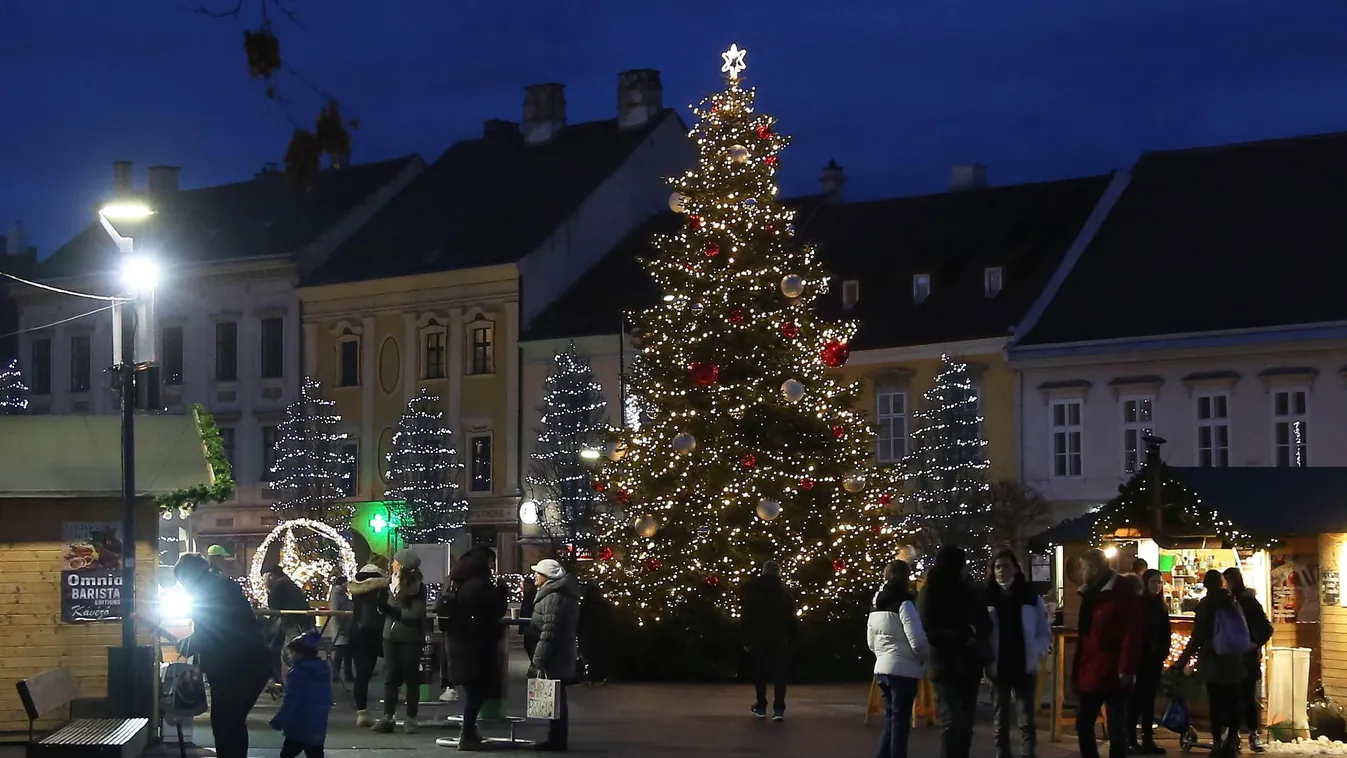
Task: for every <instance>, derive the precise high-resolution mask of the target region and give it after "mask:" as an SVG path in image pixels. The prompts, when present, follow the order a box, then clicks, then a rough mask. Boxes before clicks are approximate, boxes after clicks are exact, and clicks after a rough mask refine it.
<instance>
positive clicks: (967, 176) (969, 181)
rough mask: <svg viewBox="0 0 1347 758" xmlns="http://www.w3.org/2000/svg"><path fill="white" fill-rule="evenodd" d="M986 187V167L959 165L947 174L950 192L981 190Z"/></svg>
mask: <svg viewBox="0 0 1347 758" xmlns="http://www.w3.org/2000/svg"><path fill="white" fill-rule="evenodd" d="M987 186H988V184H987V167H986V166H984V165H982V164H981V163H960V164H958V165H956V166H955V167H954V168H953V169H951V170H950V172H949V191H950V192H961V191H963V190H970V189H982V188H984V187H987Z"/></svg>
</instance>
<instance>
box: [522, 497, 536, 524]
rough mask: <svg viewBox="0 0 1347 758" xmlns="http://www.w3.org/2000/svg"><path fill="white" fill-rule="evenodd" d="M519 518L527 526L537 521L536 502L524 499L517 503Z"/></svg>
mask: <svg viewBox="0 0 1347 758" xmlns="http://www.w3.org/2000/svg"><path fill="white" fill-rule="evenodd" d="M519 520H520V521H521V522H523V523H525V524H528V525H529V526H532V525H534V524H536V523H538V503H537V502H535V501H533V500H525V501H524V502H522V503H520V504H519Z"/></svg>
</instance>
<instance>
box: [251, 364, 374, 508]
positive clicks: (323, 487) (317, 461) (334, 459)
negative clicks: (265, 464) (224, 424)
mask: <svg viewBox="0 0 1347 758" xmlns="http://www.w3.org/2000/svg"><path fill="white" fill-rule="evenodd" d="M334 405H335V404H334V403H333V402H332V401H331V400H328V399H326V398H324V397H323V396H322V386H321V385H320V384H319V383H318V382H316V381H314V380H313V379H310V378H308V377H305V379H304V384H303V387H302V388H301V390H300V397H299V399H298V400H296V401H295V402H293V403H291V404H290V406H289V407H288V408H286V409H285V420H284V421H282V422H281V424H280V426H278V427H277V428H276V448H275V461H276V462H275V464H273V465H272V467H271V489H272V490H274V491H275V492H277V493H279V494H280V499H278V500H277V501H276V502H275V503H272V506H271V507H272V508H273V509H274V510H275V511H276V512H277V513H278V514H280V515H281V517H282V518H284V519H286V520H289V519H296V518H307V519H313V520H315V521H321V522H324V523H326V524H330V525H331V526H334V527H336V528H338V529H345V528H346V527H348V526H350V523H351V518H352V516H353V515H354V510H353V509H352V507H351V506H350V505H347V504H345V503H343V502H342V501H341V499H342V498H343V497H345V496H346V492H347V484H348V482H349V481H350V472H348V471H347V470H346V468H347V466H349V465H350V464H351V463H353V461H351V460H349V458H348V456H346V454H345V453H344V452H343V450H342V442H343V441H344V440H345V439H346V434H345V432H339V431H337V426H338V425H339V424H340V423H341V417H340V416H338V415H337V414H335V413H333V412H332V408H333V406H334Z"/></svg>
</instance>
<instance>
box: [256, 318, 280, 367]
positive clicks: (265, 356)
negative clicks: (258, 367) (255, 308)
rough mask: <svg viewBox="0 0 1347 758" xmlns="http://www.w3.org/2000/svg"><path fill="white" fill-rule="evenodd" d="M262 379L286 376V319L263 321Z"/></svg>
mask: <svg viewBox="0 0 1347 758" xmlns="http://www.w3.org/2000/svg"><path fill="white" fill-rule="evenodd" d="M261 363H262V378H263V379H280V378H281V377H283V376H285V319H284V318H264V319H262V356H261Z"/></svg>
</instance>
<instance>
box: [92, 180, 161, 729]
mask: <svg viewBox="0 0 1347 758" xmlns="http://www.w3.org/2000/svg"><path fill="white" fill-rule="evenodd" d="M153 214H154V211H153V210H152V209H150V208H149V207H148V206H146V205H143V204H140V203H113V204H110V205H107V206H104V207H103V208H102V209H100V210H99V211H98V221H99V223H101V224H102V226H103V229H104V230H105V231H107V233H108V235H109V236H111V237H112V240H113V242H115V243H116V244H117V252H118V258H119V261H118V264H119V273H120V279H121V285H122V287H123V290H124V292H125V293H127V294H129V297H128V298H127V299H125V300H120V301H118V302H117V303H116V305H115V306H114V310H113V326H112V342H113V360H114V361H115V362H116V363H115V365H114V367H113V376H115V377H116V382H117V390H118V397H119V398H120V400H121V404H122V546H123V553H122V587H121V600H122V645H121V649H120V650H119V651H117V652H115V653H114V652H112V651H109V653H110V656H109V660H108V663H109V671H108V673H109V682H108V683H109V688H108V689H109V695H112V694H113V693H117V694H119V695H120V696H121V702H122V704H123V707H124V709H125V710H126V712H127V714H128V715H129V716H135V715H139V714H136V713H135V711H136V710H137V709H138V703H139V701H140V693H139V692H138V689H139V687H138V686H137V682H138V681H139V679H140V675H138V674H137V668H138V666H137V662H136V620H135V612H136V431H135V419H136V416H135V409H136V383H135V375H136V366H137V360H136V358H137V356H136V347H137V344H136V332H137V330H141V331H142V332H143V336H145V337H146V339H143V340H141V342H142V345H141V349H142V351H145V352H146V360H145V361H144V362H143V363H144V365H145V366H148V364H149V363H150V362H151V361H152V358H153V346H154V340H153V338H152V336H151V334H152V330H153V328H154V327H153V312H152V309H153V302H154V301H153V298H154V285H155V279H156V274H157V272H156V270H155V267H154V265H153V263H152V262H151V261H150V260H148V259H146V258H143V257H137V255H136V253H135V241H134V240H133V239H132V238H131V237H130V236H128V235H124V234H122V233H121V232H119V231H118V229H117V227H116V223H117V222H134V221H140V220H143V219H145V218H148V217H149V216H151V215H153ZM148 378H150V377H148V376H147V379H148ZM154 394H155V393H153V392H149V393H147V397H152V396H153V395H154ZM114 662H116V664H115V665H114ZM114 671H116V673H117V674H118V676H117V677H116V678H117V679H120V680H121V681H120V682H114V681H113V679H114V677H113V676H112V674H113V673H114ZM145 675H148V672H145Z"/></svg>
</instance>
